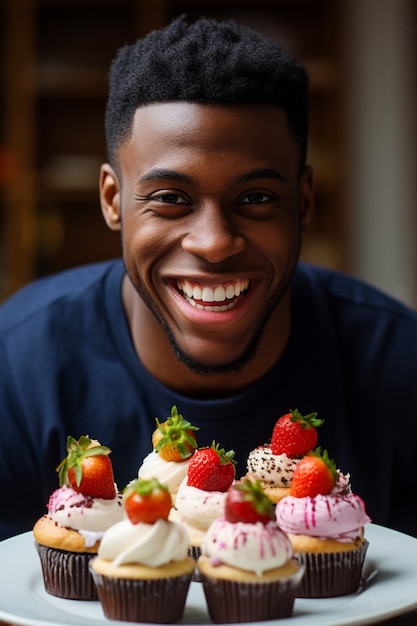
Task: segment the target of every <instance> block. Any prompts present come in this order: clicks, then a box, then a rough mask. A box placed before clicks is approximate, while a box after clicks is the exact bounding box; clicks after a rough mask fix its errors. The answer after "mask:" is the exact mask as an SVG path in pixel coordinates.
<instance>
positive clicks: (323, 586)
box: [275, 448, 371, 598]
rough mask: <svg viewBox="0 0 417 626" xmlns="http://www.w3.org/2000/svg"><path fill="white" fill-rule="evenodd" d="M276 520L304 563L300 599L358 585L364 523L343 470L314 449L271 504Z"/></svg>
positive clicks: (351, 589) (360, 503)
mask: <svg viewBox="0 0 417 626" xmlns="http://www.w3.org/2000/svg"><path fill="white" fill-rule="evenodd" d="M275 513H276V520H277V523H278V525H279V526H280V528H282V530H284V531H285V532H286V533H287V534H288V536H289V538H290V540H291V543H292V546H293V548H294V555H295V557H296V558H297V559H298V561H299V562H300V563H302V564H304V565H305V568H306V573H305V576H304V578H303V580H302V583H301V585H300V590H299V594H298V595H299V597H302V598H327V597H333V596H342V595H346V594H349V593H353V592H354V591H356V589H357V588H358V586H359V581H360V576H361V571H362V565H363V562H364V559H365V554H366V551H367V547H368V541H367V540H366V538H365V534H364V527H365V525H366V524H367V523H368V522H370V521H371V520H370V518H369V517H368V515H367V514H366V510H365V505H364V502H363V500H362V499H361V498H360V496H358V495H357V494H354V493H352V489H351V485H350V480H349V476H348V475H344V474H342V473H341V472H340V471H339V470H336V465H335V463H334V461H333V460H332V459H329V456H328V453H327V451H324V452H323V453H322V452H321V450H320V448H318V449H317V450H315V451H314V452H312V453H311V454H310V455H308V456H306V457H305V458H304V459H303V460H302V461H300V463H299V464H298V465H297V468H296V469H295V472H294V476H293V480H292V484H291V488H290V495H289V496H287V497H285V498H283V499H282V500H280V502H278V504H277V506H276V510H275Z"/></svg>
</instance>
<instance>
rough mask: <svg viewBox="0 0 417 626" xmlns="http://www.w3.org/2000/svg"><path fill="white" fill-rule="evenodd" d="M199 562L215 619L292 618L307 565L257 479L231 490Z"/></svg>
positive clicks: (206, 537) (209, 531) (205, 543)
mask: <svg viewBox="0 0 417 626" xmlns="http://www.w3.org/2000/svg"><path fill="white" fill-rule="evenodd" d="M201 553H202V554H201V556H200V557H199V559H198V561H197V567H198V570H199V572H200V576H201V581H202V583H203V589H204V594H205V597H206V601H207V607H208V611H209V615H210V617H211V619H212V621H213V622H215V623H231V622H252V621H261V620H269V619H278V618H281V617H289V616H290V615H291V614H292V611H293V605H294V600H295V597H296V595H297V590H298V586H299V583H300V580H301V578H302V576H303V573H304V566H303V565H301V564H300V563H298V562H297V561H296V560H295V559H294V558H293V548H292V545H291V542H290V540H289V538H288V537H287V535H286V534H285V533H284V532H283V531H282V530H281V529H280V528H279V527H278V525H277V524H276V522H275V520H274V508H273V505H272V504H271V502H270V501H269V499H268V498H267V496H266V495H265V493H264V492H263V490H262V488H261V484H260V482H259V481H253V480H250V479H243V480H241V481H238V482H235V483H234V484H233V485H232V486H231V487H230V488H229V490H228V491H227V496H226V500H225V505H224V513H223V516H222V517H220V518H218V519H217V520H215V521H214V522H213V523H212V524H211V526H210V528H209V529H208V531H207V533H206V536H205V538H204V540H203V543H202V545H201Z"/></svg>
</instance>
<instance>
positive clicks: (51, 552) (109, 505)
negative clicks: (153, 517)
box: [33, 436, 124, 600]
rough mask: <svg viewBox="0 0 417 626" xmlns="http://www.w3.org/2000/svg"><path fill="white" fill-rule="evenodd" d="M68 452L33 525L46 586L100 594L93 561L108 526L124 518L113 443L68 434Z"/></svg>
mask: <svg viewBox="0 0 417 626" xmlns="http://www.w3.org/2000/svg"><path fill="white" fill-rule="evenodd" d="M67 451H68V456H67V457H66V458H65V459H63V461H62V462H61V463H60V465H59V466H58V468H57V470H59V478H60V487H59V488H58V489H56V490H55V491H54V492H53V493H52V494H51V495H50V497H49V501H48V504H47V511H46V513H45V515H43V516H42V517H41V518H39V519H38V521H37V522H36V523H35V525H34V527H33V535H34V538H35V547H36V549H37V552H38V555H39V558H40V563H41V568H42V575H43V581H44V586H45V591H46V592H47V593H49V594H51V595H54V596H58V597H60V598H66V599H70V600H96V599H97V591H96V587H95V585H94V581H93V579H92V577H91V574H90V571H89V562H90V560H91V559H92V558H93V557H94V556H95V555H96V554H97V551H98V548H99V546H100V542H101V539H102V537H103V535H104V532H105V531H106V530H107V529H108V528H110V526H112V525H113V524H115V523H116V522H119V521H120V520H121V519H123V515H124V513H123V507H122V495H121V494H120V493H119V492H118V490H117V486H116V484H115V482H114V476H113V468H112V463H111V460H110V458H109V454H110V449H109V448H107V447H106V446H101V445H100V443H99V442H98V441H96V440H92V439H90V438H89V437H87V436H82V437H80V439H79V440H78V441H76V440H75V439H74V438H73V437H68V441H67Z"/></svg>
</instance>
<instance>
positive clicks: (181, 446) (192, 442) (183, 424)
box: [152, 405, 199, 462]
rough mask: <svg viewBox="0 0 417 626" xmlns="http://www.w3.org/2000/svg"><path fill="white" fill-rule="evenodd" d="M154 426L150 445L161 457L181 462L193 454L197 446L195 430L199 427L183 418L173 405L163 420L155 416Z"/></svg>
mask: <svg viewBox="0 0 417 626" xmlns="http://www.w3.org/2000/svg"><path fill="white" fill-rule="evenodd" d="M156 426H157V427H156V429H155V430H154V432H153V434H152V445H153V448H154V450H155V451H156V452H157V453H158V454H159V456H160V457H161V458H162V459H164V460H165V461H175V462H181V461H185V460H187V459H189V458H190V457H191V456H192V454H194V451H195V449H196V448H197V439H196V435H195V431H197V430H199V429H198V427H197V426H193V425H192V424H191V422H188V421H187V420H186V419H184V417H183V416H182V415H181V414H180V413H179V412H178V409H177V407H176V406H175V405H174V406H173V407H172V409H171V416H170V417H169V418H167V419H166V420H165V421H164V422H160V421H159V420H158V418H156Z"/></svg>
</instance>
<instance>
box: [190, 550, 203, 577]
mask: <svg viewBox="0 0 417 626" xmlns="http://www.w3.org/2000/svg"><path fill="white" fill-rule="evenodd" d="M188 554H189V555H190V556H191V558H193V559H194V561H195V562H196V564H197V559H198V557H199V556H201V547H200V546H190V547H189V548H188ZM191 580H192V581H193V582H194V583H201V575H200V572H199V569H198V567H197V565H196V567H195V568H194V572H193V575H192V577H191Z"/></svg>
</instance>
